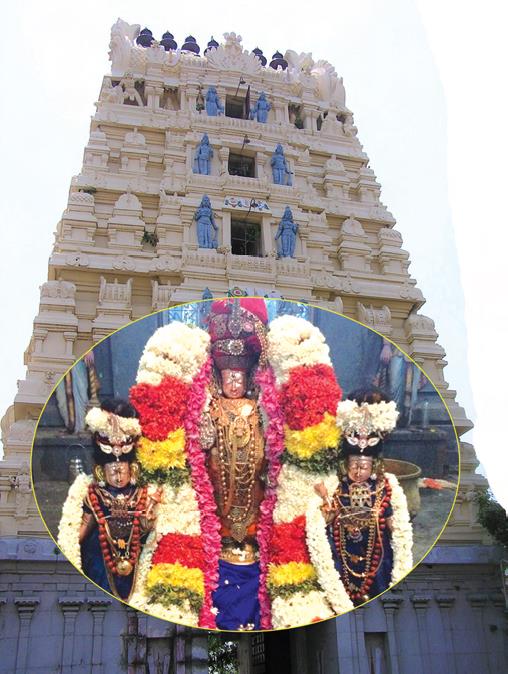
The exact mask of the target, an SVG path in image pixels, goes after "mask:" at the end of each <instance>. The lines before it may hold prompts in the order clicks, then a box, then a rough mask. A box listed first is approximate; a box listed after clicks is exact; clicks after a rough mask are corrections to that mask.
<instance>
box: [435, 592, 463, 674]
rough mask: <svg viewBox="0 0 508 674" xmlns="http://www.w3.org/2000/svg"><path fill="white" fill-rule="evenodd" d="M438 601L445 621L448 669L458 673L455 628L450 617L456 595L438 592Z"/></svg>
mask: <svg viewBox="0 0 508 674" xmlns="http://www.w3.org/2000/svg"><path fill="white" fill-rule="evenodd" d="M436 602H437V605H438V606H439V612H440V614H441V620H442V622H443V646H444V649H445V657H446V671H447V672H449V673H450V674H458V672H457V668H456V666H455V645H454V643H453V629H452V622H451V619H450V612H451V608H452V606H453V605H454V603H455V597H453V596H452V595H447V594H437V595H436Z"/></svg>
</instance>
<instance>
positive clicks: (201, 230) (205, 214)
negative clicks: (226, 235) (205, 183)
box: [194, 194, 219, 248]
mask: <svg viewBox="0 0 508 674" xmlns="http://www.w3.org/2000/svg"><path fill="white" fill-rule="evenodd" d="M194 220H196V222H197V226H198V246H199V247H200V248H217V231H218V229H219V228H218V227H217V225H216V224H215V218H214V215H213V211H212V204H211V202H210V197H209V196H208V195H206V194H205V195H204V196H203V198H202V199H201V203H200V204H199V208H198V209H197V211H196V212H195V213H194Z"/></svg>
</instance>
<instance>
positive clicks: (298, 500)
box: [273, 463, 337, 524]
mask: <svg viewBox="0 0 508 674" xmlns="http://www.w3.org/2000/svg"><path fill="white" fill-rule="evenodd" d="M320 480H321V481H323V482H324V483H325V486H326V489H327V491H328V493H330V494H333V492H334V491H335V488H336V486H337V477H336V475H335V472H331V473H328V474H326V473H325V474H319V473H309V472H307V471H305V470H302V469H301V468H298V466H294V465H291V464H289V463H285V464H283V466H282V468H281V470H280V473H279V483H278V485H277V503H276V505H275V508H274V511H273V521H274V523H275V524H282V523H284V522H292V521H293V520H294V519H295V517H298V516H299V515H303V514H304V513H305V509H306V507H307V504H308V503H309V500H310V499H311V498H312V497H313V496H315V495H316V492H315V491H314V485H315V484H316V483H317V482H319V481H320Z"/></svg>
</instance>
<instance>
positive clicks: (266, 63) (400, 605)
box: [0, 19, 506, 674]
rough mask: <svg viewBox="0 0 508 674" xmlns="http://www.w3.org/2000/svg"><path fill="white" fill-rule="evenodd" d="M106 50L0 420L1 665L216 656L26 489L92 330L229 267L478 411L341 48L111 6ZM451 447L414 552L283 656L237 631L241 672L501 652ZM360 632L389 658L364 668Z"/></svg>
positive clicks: (46, 667) (437, 663) (492, 581)
mask: <svg viewBox="0 0 508 674" xmlns="http://www.w3.org/2000/svg"><path fill="white" fill-rule="evenodd" d="M303 46H304V45H303ZM109 54H110V60H111V73H110V74H108V75H107V76H105V77H104V79H103V81H102V85H101V88H100V93H99V97H98V101H97V103H96V112H95V114H94V116H93V118H92V121H91V126H90V137H89V140H88V143H87V145H86V147H85V150H84V156H83V166H82V168H81V171H80V172H79V173H78V174H77V175H76V176H74V177H73V178H72V180H71V183H70V189H69V197H68V201H67V204H66V205H65V210H64V212H63V215H62V219H61V220H60V222H59V223H58V225H57V231H56V235H55V243H54V247H53V250H52V252H51V257H50V261H49V272H48V279H47V280H46V281H44V282H43V283H42V285H41V299H40V308H39V313H38V314H37V316H36V317H35V319H34V330H33V335H32V338H31V340H30V343H29V345H28V347H27V349H26V351H25V364H26V376H25V378H24V379H23V380H22V381H20V382H19V386H18V392H17V395H16V397H15V400H14V404H13V405H12V406H11V407H10V408H9V409H8V410H7V412H6V413H5V416H4V417H3V420H2V438H3V443H4V452H5V454H4V460H3V461H2V462H1V463H0V570H1V572H2V582H1V584H0V617H1V622H0V624H1V625H2V639H3V641H4V642H5V643H6V644H7V649H6V650H7V652H8V655H7V656H6V658H2V659H1V660H0V672H34V673H37V672H40V673H42V672H49V671H63V672H71V671H72V672H73V674H75V673H76V672H81V671H83V672H90V671H91V672H94V673H95V672H99V671H111V672H113V671H114V672H117V671H118V672H130V673H134V672H136V673H137V672H140V673H141V672H145V671H147V670H146V666H148V667H155V664H156V663H157V662H162V663H163V665H162V666H163V667H166V669H164V670H163V671H164V672H171V673H173V672H174V673H175V674H191V673H192V674H198V673H200V672H207V671H208V668H207V650H206V648H207V646H206V634H205V633H203V632H201V631H192V630H188V629H186V628H183V627H175V626H172V625H170V624H168V623H164V622H163V621H158V620H155V619H152V618H147V617H146V616H142V615H140V614H136V612H134V611H132V610H130V609H128V608H127V607H125V606H123V605H121V604H119V603H118V602H113V601H112V600H110V599H109V598H108V597H107V596H106V595H105V594H103V593H102V592H100V591H99V590H98V589H96V588H95V587H93V586H91V585H90V584H88V583H86V581H85V580H84V579H83V577H82V576H81V575H79V574H78V573H77V572H75V571H74V569H73V568H72V567H71V566H70V565H69V564H68V563H67V562H66V561H65V560H64V559H62V556H61V555H59V554H58V551H56V550H55V546H54V544H53V542H52V541H51V540H50V539H49V537H48V536H47V534H46V533H45V529H44V527H43V525H42V523H41V521H40V518H39V515H38V512H37V509H36V507H35V504H34V501H33V499H32V496H31V491H30V477H29V458H30V447H31V441H32V436H33V432H34V429H35V424H36V420H37V418H38V415H39V413H40V411H41V408H42V405H43V404H44V402H45V401H46V399H47V397H48V395H49V394H50V392H51V390H52V388H53V386H54V385H55V383H56V382H57V380H58V379H59V378H60V376H61V375H62V374H63V373H64V372H65V371H66V370H67V369H68V368H69V367H70V365H71V364H72V363H73V362H74V361H75V360H76V359H77V358H79V356H80V355H81V354H83V352H84V351H86V350H87V349H88V348H89V347H90V346H92V345H93V344H94V343H95V342H97V341H98V340H99V339H101V338H102V337H104V336H105V335H107V334H109V333H110V332H111V331H113V330H115V329H117V328H120V327H122V326H124V325H126V324H127V323H128V322H129V321H131V320H134V319H137V318H140V317H142V316H144V315H146V314H148V313H150V312H153V311H156V310H159V309H163V308H166V307H168V306H171V305H174V304H177V303H181V302H187V301H191V300H199V299H202V298H203V297H205V298H206V297H219V296H224V295H226V294H227V293H228V291H231V290H232V289H233V288H240V289H242V290H243V291H244V292H245V293H247V294H249V295H261V296H269V297H284V298H286V299H292V300H302V301H305V302H308V303H312V304H316V305H319V306H321V307H324V308H328V309H333V310H334V311H338V312H341V313H344V314H345V315H346V316H349V317H351V318H355V319H357V320H359V321H361V322H362V323H364V324H366V325H368V326H370V327H372V328H374V329H376V330H377V331H379V332H381V333H382V334H384V335H386V336H387V337H389V338H390V339H392V340H394V341H395V342H396V343H397V344H399V345H400V346H401V347H402V349H404V350H405V351H406V352H407V353H408V354H409V355H410V356H411V357H412V358H413V359H414V360H415V361H416V362H417V363H418V364H420V365H421V366H422V367H423V369H424V370H425V371H426V372H427V373H428V375H429V376H430V377H431V378H432V380H433V382H434V383H435V384H436V386H437V387H438V389H439V391H440V393H441V394H442V396H443V398H444V400H445V402H446V403H447V405H448V407H449V409H450V412H451V414H452V416H453V419H454V422H455V424H456V427H457V431H458V433H459V435H460V434H463V433H464V432H465V431H467V430H468V429H469V428H470V427H471V424H470V422H469V421H468V420H467V418H466V416H465V413H464V410H463V409H462V408H461V407H460V406H459V405H458V403H457V402H456V397H455V391H452V390H450V388H449V386H448V384H447V382H446V381H445V378H444V374H443V369H444V367H445V365H446V361H445V360H444V357H445V352H444V350H443V348H442V347H441V346H440V345H439V344H438V343H437V337H438V335H437V332H436V329H435V326H434V322H433V321H432V319H431V318H429V317H427V316H425V315H424V314H422V313H421V308H422V306H423V304H424V301H425V300H424V296H423V294H422V291H421V290H420V289H419V288H418V287H417V284H416V281H415V279H413V278H412V277H411V275H410V273H409V270H408V268H409V254H408V253H407V252H406V251H405V250H404V249H403V242H402V236H401V234H400V232H399V231H398V230H397V228H396V226H395V224H396V223H395V220H394V218H393V217H392V215H391V214H390V212H389V211H388V210H387V209H386V207H385V206H384V205H383V204H382V203H381V201H380V192H381V188H380V185H379V183H378V182H377V180H376V176H375V174H374V172H373V170H372V168H371V167H370V164H369V158H368V156H367V154H366V153H365V151H364V149H363V146H362V145H361V143H360V140H359V137H358V131H357V128H356V126H355V123H354V119H353V113H352V111H351V110H350V109H349V108H348V107H347V105H346V95H345V89H344V85H343V82H342V79H341V78H340V77H338V75H337V73H336V71H335V69H334V68H333V66H332V65H330V64H329V63H328V62H327V61H323V60H316V61H315V60H314V59H313V58H312V57H311V55H309V54H301V55H299V54H297V53H296V52H294V51H287V52H286V53H285V54H284V55H283V54H281V53H280V52H276V53H274V55H273V56H272V58H271V59H268V60H267V58H266V57H265V56H264V55H263V53H262V52H261V51H260V50H259V49H257V48H256V49H253V50H252V51H249V50H246V49H244V47H243V46H242V42H241V37H240V36H239V35H237V34H235V33H225V34H224V42H223V43H222V44H221V45H219V44H218V43H217V42H215V41H214V40H213V39H212V40H211V41H210V42H209V43H208V45H207V47H206V49H204V50H202V49H201V48H200V47H199V46H198V44H197V42H196V40H195V39H194V38H193V37H192V36H189V37H187V38H186V40H185V42H184V43H183V44H182V45H180V46H179V45H177V43H176V42H175V40H174V38H173V36H172V35H171V34H170V33H165V34H164V35H163V36H162V38H161V39H160V40H155V39H154V38H153V35H152V33H151V32H150V31H148V30H147V29H144V30H143V31H141V32H140V31H139V26H132V25H129V24H127V23H126V22H124V21H122V20H120V19H119V20H118V21H117V22H116V23H115V24H114V26H113V27H112V30H111V43H110V52H109ZM212 214H213V215H212ZM405 226H407V227H409V226H410V223H408V224H406V225H405ZM461 456H462V478H461V486H460V491H459V497H458V499H457V504H456V507H455V510H454V514H453V516H452V519H451V520H450V522H449V525H448V527H447V529H446V531H445V533H444V535H443V537H442V538H441V540H440V542H439V544H438V545H437V546H436V548H435V549H434V550H433V552H432V553H431V554H430V555H429V557H427V559H426V561H425V563H424V564H422V565H421V566H420V567H419V568H418V569H417V570H416V571H415V572H413V573H412V574H411V575H410V576H409V577H408V578H407V579H406V580H405V581H403V583H401V584H400V585H399V586H397V587H396V588H395V589H394V590H393V591H390V592H388V593H386V594H385V595H383V596H382V597H380V598H379V599H377V600H374V601H373V602H370V603H369V604H368V605H367V606H365V607H363V608H361V609H359V610H357V611H355V612H353V613H351V614H348V615H345V616H343V617H341V618H339V619H338V620H332V621H328V622H326V623H323V624H321V625H316V626H313V627H309V628H306V629H304V630H296V631H289V632H284V633H281V634H280V635H279V636H278V637H277V638H278V639H279V646H280V648H281V649H284V652H285V653H287V654H288V656H287V657H286V658H285V662H284V665H282V664H279V665H277V667H278V669H277V670H276V669H274V667H275V665H273V662H274V661H273V660H272V664H270V658H269V657H268V655H267V654H268V652H269V650H270V648H271V650H272V652H273V651H274V649H273V644H272V646H271V647H269V644H268V637H267V638H266V643H265V639H264V637H263V636H262V635H259V636H255V637H252V639H251V640H249V639H248V638H247V639H244V640H242V643H241V644H240V657H241V661H242V663H243V664H242V674H243V672H245V673H246V674H264V673H266V674H269V673H270V672H272V671H277V672H278V674H285V672H288V673H289V672H292V673H295V672H299V673H301V674H331V673H332V672H337V671H340V672H341V674H344V673H349V672H351V674H353V672H354V673H360V674H364V673H365V674H367V673H368V672H371V671H376V672H385V671H386V672H388V671H389V672H392V674H397V673H399V674H404V673H405V672H408V671H412V672H420V671H421V672H424V671H442V672H445V671H446V672H454V671H460V672H469V671H471V672H472V671H475V672H480V671H481V672H485V673H487V674H491V673H496V674H497V672H501V671H505V669H504V668H505V665H506V660H505V657H506V656H505V655H503V651H502V648H503V646H502V637H503V631H504V629H505V628H504V626H503V625H502V621H503V610H504V608H505V599H504V597H503V594H502V590H501V588H502V581H501V576H500V571H499V549H498V548H497V547H496V546H495V545H494V544H493V543H492V541H491V540H490V539H489V537H488V535H487V534H486V532H485V531H484V530H483V529H482V528H481V527H480V525H479V524H478V523H477V522H476V505H475V500H474V495H475V490H476V489H477V488H478V487H482V486H484V484H485V481H484V479H483V478H482V477H481V476H479V475H477V474H475V468H476V466H477V461H476V458H475V454H474V450H473V448H472V447H471V445H469V444H467V443H463V444H462V447H461ZM492 625H493V626H495V629H493V628H489V627H488V626H492ZM436 626H438V627H436ZM103 634H107V635H109V636H108V638H107V639H106V638H103ZM113 634H116V635H119V636H118V637H113V636H111V635H113ZM80 635H86V636H87V637H88V640H87V643H86V644H84V643H83V639H80ZM270 638H272V637H270ZM48 644H49V645H48ZM373 653H378V655H376V656H375V657H376V658H378V660H376V662H378V661H379V662H381V663H384V664H382V667H384V669H376V670H374V669H371V664H370V663H371V662H372V661H373V660H372V658H373V657H374V656H373V655H372V654H373ZM379 654H380V655H379ZM157 658H158V660H157ZM379 658H381V659H379ZM150 663H152V664H150ZM154 663H155V664H154ZM443 663H444V664H443ZM376 666H377V665H376ZM380 666H381V665H380ZM283 667H286V669H283ZM288 668H289V669H288ZM150 671H158V670H155V669H150ZM161 671H162V670H161Z"/></svg>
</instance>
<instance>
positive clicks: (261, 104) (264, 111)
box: [250, 91, 272, 124]
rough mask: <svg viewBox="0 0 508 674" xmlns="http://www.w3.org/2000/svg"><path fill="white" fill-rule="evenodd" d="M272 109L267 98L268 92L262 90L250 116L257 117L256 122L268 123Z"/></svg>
mask: <svg viewBox="0 0 508 674" xmlns="http://www.w3.org/2000/svg"><path fill="white" fill-rule="evenodd" d="M271 109H272V106H271V104H270V103H269V102H268V101H267V100H266V94H265V92H264V91H262V92H261V93H260V94H259V98H258V100H257V103H256V105H255V106H254V107H253V108H251V111H250V118H251V119H255V120H256V122H261V124H266V121H267V119H268V113H269V112H270V110H271Z"/></svg>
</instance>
